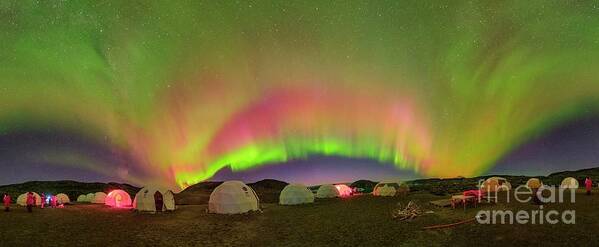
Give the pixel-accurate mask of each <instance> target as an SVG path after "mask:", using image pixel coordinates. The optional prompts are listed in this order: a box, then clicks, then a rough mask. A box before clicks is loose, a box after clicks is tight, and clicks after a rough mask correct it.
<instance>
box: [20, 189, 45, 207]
mask: <svg viewBox="0 0 599 247" xmlns="http://www.w3.org/2000/svg"><path fill="white" fill-rule="evenodd" d="M27 193H29V192H25V193H23V194H21V195H20V196H19V197H17V204H18V205H20V206H27ZM33 196H34V197H35V205H36V206H38V205H41V204H42V198H41V197H40V195H38V194H37V193H35V192H33Z"/></svg>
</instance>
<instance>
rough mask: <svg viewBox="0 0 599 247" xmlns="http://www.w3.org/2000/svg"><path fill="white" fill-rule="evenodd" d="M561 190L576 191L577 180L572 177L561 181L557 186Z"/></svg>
mask: <svg viewBox="0 0 599 247" xmlns="http://www.w3.org/2000/svg"><path fill="white" fill-rule="evenodd" d="M559 187H560V188H562V189H578V180H576V178H573V177H567V178H564V180H562V184H561V185H560V186H559Z"/></svg>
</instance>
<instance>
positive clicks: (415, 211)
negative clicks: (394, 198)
mask: <svg viewBox="0 0 599 247" xmlns="http://www.w3.org/2000/svg"><path fill="white" fill-rule="evenodd" d="M398 206H399V209H397V210H395V211H393V213H392V217H393V218H394V219H398V220H412V219H414V218H416V217H418V216H420V215H422V214H423V211H422V209H420V207H419V206H418V205H417V204H416V203H415V202H413V201H410V202H408V205H407V206H406V207H405V208H402V207H401V203H398Z"/></svg>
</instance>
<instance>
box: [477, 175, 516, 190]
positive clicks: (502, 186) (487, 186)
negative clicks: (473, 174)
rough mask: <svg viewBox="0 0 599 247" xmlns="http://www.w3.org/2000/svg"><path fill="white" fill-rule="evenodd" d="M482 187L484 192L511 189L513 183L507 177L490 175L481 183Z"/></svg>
mask: <svg viewBox="0 0 599 247" xmlns="http://www.w3.org/2000/svg"><path fill="white" fill-rule="evenodd" d="M480 189H481V190H482V191H484V192H495V191H509V190H511V189H512V185H511V184H510V182H508V181H507V179H505V178H502V177H490V178H488V179H487V180H485V181H484V182H483V183H482V184H481V185H480Z"/></svg>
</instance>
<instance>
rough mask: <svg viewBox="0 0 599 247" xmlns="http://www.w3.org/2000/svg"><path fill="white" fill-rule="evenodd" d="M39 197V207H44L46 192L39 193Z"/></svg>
mask: <svg viewBox="0 0 599 247" xmlns="http://www.w3.org/2000/svg"><path fill="white" fill-rule="evenodd" d="M40 198H41V199H42V201H41V203H42V204H40V207H41V208H44V205H45V204H46V194H44V193H42V194H41V195H40ZM34 204H35V203H34Z"/></svg>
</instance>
